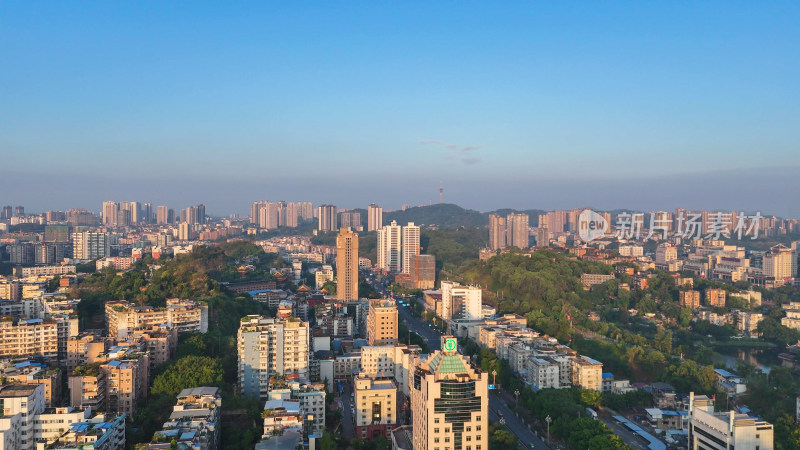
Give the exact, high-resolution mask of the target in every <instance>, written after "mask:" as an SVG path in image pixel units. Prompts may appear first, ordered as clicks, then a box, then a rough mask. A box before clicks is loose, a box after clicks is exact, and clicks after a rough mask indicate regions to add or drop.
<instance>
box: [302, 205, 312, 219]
mask: <svg viewBox="0 0 800 450" xmlns="http://www.w3.org/2000/svg"><path fill="white" fill-rule="evenodd" d="M300 218H301V219H302V220H304V221H305V220H312V219H314V207H313V205H311V202H300Z"/></svg>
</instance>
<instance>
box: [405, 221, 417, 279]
mask: <svg viewBox="0 0 800 450" xmlns="http://www.w3.org/2000/svg"><path fill="white" fill-rule="evenodd" d="M402 252H403V261H402V263H403V267H402V271H403V273H409V271H410V270H411V258H414V257H416V256H417V255H419V227H418V226H416V225H414V222H408V225H406V226H404V227H403V249H402Z"/></svg>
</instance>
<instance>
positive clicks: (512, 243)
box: [506, 213, 530, 249]
mask: <svg viewBox="0 0 800 450" xmlns="http://www.w3.org/2000/svg"><path fill="white" fill-rule="evenodd" d="M529 222H530V218H529V217H528V215H527V214H515V213H511V214H509V215H508V216H507V217H506V228H507V230H506V233H507V240H506V244H507V245H508V246H509V247H517V248H521V249H526V248H528V246H529V242H530V239H529V237H528V236H529V231H528V229H529Z"/></svg>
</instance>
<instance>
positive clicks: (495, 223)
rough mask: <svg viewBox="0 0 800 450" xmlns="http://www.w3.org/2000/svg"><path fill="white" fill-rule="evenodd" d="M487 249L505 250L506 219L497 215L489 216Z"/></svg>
mask: <svg viewBox="0 0 800 450" xmlns="http://www.w3.org/2000/svg"><path fill="white" fill-rule="evenodd" d="M489 248H490V249H492V250H501V249H504V248H506V219H504V218H503V217H500V216H498V215H497V214H489Z"/></svg>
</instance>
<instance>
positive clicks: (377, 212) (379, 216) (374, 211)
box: [367, 203, 383, 231]
mask: <svg viewBox="0 0 800 450" xmlns="http://www.w3.org/2000/svg"><path fill="white" fill-rule="evenodd" d="M382 227H383V208H381V207H380V206H378V205H376V204H374V203H373V204H371V205H369V207H367V231H375V230H379V229H381V228H382Z"/></svg>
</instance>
